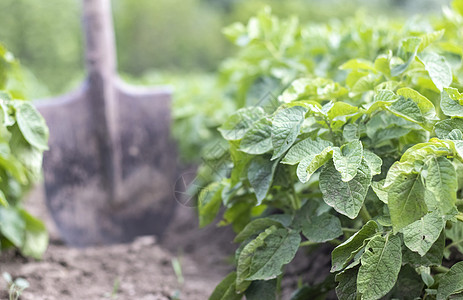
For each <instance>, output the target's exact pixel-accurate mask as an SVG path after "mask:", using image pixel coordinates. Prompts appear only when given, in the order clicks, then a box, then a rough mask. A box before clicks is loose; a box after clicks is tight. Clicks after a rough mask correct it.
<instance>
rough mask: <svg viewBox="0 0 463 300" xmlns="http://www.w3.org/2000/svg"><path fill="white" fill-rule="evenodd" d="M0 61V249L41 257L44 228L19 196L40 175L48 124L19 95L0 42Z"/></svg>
mask: <svg viewBox="0 0 463 300" xmlns="http://www.w3.org/2000/svg"><path fill="white" fill-rule="evenodd" d="M0 62H1V65H0V74H2V78H3V79H2V82H1V83H0V199H1V201H0V203H1V206H0V250H4V249H7V248H9V247H16V248H19V250H20V251H21V253H22V254H23V255H26V256H32V257H35V258H40V257H41V256H42V254H43V252H44V251H45V249H46V248H47V245H48V234H47V230H46V228H45V225H44V224H43V223H42V222H41V221H40V220H38V219H36V218H34V217H33V216H31V215H30V214H29V213H28V212H27V211H25V210H24V208H23V207H22V203H21V201H20V200H21V198H22V197H23V196H24V195H25V193H27V191H28V190H29V188H30V187H31V186H32V185H33V184H34V183H35V182H36V181H37V180H39V179H40V178H41V166H42V153H43V151H44V150H47V149H48V128H47V126H46V124H45V120H44V119H43V118H42V116H40V114H39V113H38V112H37V110H36V109H35V108H34V106H33V105H32V104H30V103H29V102H27V101H24V100H20V99H18V98H21V97H22V94H21V91H19V90H17V89H14V85H12V82H11V76H12V75H15V74H19V72H18V68H19V65H18V63H17V62H16V60H15V59H14V57H13V55H12V54H11V53H10V52H8V51H7V50H6V49H5V48H3V46H1V45H0ZM13 80H14V81H18V80H19V78H17V77H16V78H13ZM14 81H13V83H14ZM12 86H13V88H11V87H12Z"/></svg>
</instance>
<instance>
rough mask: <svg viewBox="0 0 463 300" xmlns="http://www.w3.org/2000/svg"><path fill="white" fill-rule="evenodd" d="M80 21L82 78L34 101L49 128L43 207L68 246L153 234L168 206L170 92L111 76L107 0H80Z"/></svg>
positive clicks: (172, 164) (172, 166) (172, 161)
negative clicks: (71, 89)
mask: <svg viewBox="0 0 463 300" xmlns="http://www.w3.org/2000/svg"><path fill="white" fill-rule="evenodd" d="M83 24H84V29H85V37H86V53H85V54H86V67H87V72H88V75H87V78H86V80H85V82H83V84H82V85H81V87H80V88H79V89H78V90H76V91H74V92H72V93H70V94H67V95H64V96H61V97H58V98H57V99H51V100H49V101H44V102H39V103H38V109H39V110H40V112H41V113H42V114H43V116H44V117H45V119H46V121H47V124H48V126H49V128H50V142H49V144H50V151H48V152H46V153H45V155H44V180H45V192H46V196H47V206H48V208H49V210H50V212H51V215H52V217H53V219H54V221H55V222H56V225H57V227H58V230H59V231H60V233H61V236H62V238H63V240H64V241H65V242H66V243H68V244H69V245H72V246H78V247H83V246H87V245H95V244H107V243H115V242H126V241H130V240H132V239H133V238H134V237H136V236H139V235H146V234H156V235H161V234H162V232H163V230H164V229H165V227H166V226H167V224H168V222H169V220H170V218H171V216H172V214H173V211H174V207H175V201H174V200H173V193H172V184H173V183H172V182H173V181H174V179H175V175H176V161H177V155H176V148H175V145H174V144H173V143H172V141H171V139H170V99H171V96H170V92H169V91H168V90H162V89H146V88H145V89H143V88H135V87H131V86H129V85H128V84H125V83H123V82H122V81H121V80H120V79H119V78H118V77H117V71H116V51H115V43H114V29H113V24H112V17H111V8H110V0H84V1H83Z"/></svg>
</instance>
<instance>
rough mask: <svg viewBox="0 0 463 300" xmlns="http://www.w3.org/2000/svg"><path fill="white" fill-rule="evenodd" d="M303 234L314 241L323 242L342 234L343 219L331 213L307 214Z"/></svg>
mask: <svg viewBox="0 0 463 300" xmlns="http://www.w3.org/2000/svg"><path fill="white" fill-rule="evenodd" d="M302 234H303V235H304V236H305V237H306V238H307V239H308V240H309V241H312V242H317V243H323V242H326V241H330V240H333V239H335V238H337V237H339V236H340V235H342V229H341V221H340V220H339V218H338V217H336V216H333V215H332V214H330V213H323V214H321V215H319V216H317V215H313V216H306V218H305V222H303V224H302Z"/></svg>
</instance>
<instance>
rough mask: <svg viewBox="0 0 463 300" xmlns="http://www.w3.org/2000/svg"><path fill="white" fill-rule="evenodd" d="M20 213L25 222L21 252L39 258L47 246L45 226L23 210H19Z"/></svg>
mask: <svg viewBox="0 0 463 300" xmlns="http://www.w3.org/2000/svg"><path fill="white" fill-rule="evenodd" d="M20 214H21V217H22V218H23V220H24V222H25V224H26V227H25V231H24V233H25V235H24V243H23V245H22V247H21V252H22V253H23V254H24V255H26V256H31V257H34V258H36V259H40V258H41V257H42V255H43V253H44V252H45V250H47V246H48V232H47V228H46V227H45V224H43V222H42V221H40V220H39V219H36V218H34V217H33V216H31V215H30V214H29V213H28V212H26V211H25V210H23V209H22V210H20Z"/></svg>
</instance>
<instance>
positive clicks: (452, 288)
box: [436, 261, 463, 300]
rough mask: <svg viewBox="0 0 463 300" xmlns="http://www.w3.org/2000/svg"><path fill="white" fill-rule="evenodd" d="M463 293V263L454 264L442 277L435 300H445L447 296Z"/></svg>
mask: <svg viewBox="0 0 463 300" xmlns="http://www.w3.org/2000/svg"><path fill="white" fill-rule="evenodd" d="M461 292H463V261H460V262H457V263H456V264H454V265H453V266H452V267H451V268H450V270H449V271H448V272H447V273H445V274H444V276H442V278H441V279H440V281H439V288H438V289H437V297H436V299H437V300H446V299H448V297H449V296H451V295H453V294H457V293H461Z"/></svg>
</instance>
